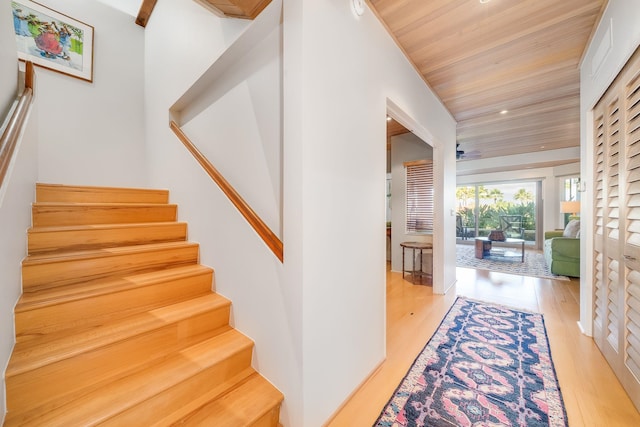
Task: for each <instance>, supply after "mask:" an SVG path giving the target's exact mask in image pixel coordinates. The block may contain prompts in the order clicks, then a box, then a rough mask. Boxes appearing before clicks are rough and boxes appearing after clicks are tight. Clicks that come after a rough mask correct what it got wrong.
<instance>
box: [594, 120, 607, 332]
mask: <svg viewBox="0 0 640 427" xmlns="http://www.w3.org/2000/svg"><path fill="white" fill-rule="evenodd" d="M595 113H596V114H595V119H594V163H595V165H594V173H593V179H594V215H593V218H594V234H595V236H594V237H595V239H594V249H593V252H594V253H593V260H594V263H593V267H594V274H593V291H594V298H593V300H594V318H593V329H594V337H595V338H596V339H599V338H601V337H602V336H603V333H602V328H603V327H604V324H605V322H604V316H605V308H606V303H605V302H604V300H605V292H604V255H603V251H602V247H603V235H604V140H605V138H604V114H603V112H602V109H601V108H597V110H596V111H595Z"/></svg>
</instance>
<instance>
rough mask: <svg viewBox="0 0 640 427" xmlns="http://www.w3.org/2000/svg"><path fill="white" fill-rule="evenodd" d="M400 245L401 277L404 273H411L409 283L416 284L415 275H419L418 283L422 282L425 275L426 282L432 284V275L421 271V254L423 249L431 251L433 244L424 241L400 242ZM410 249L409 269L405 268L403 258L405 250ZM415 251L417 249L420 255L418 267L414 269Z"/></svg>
mask: <svg viewBox="0 0 640 427" xmlns="http://www.w3.org/2000/svg"><path fill="white" fill-rule="evenodd" d="M400 246H402V279H404V275H405V273H411V283H413V284H414V285H415V284H416V276H418V277H420V284H422V278H423V277H425V278H427V279H428V283H425V284H429V285H431V284H432V280H433V275H432V274H431V273H427V272H425V271H422V254H423V251H429V252H432V253H433V244H431V243H425V242H402V243H400ZM407 249H410V250H411V259H412V262H411V270H406V269H405V264H404V259H405V254H404V253H405V250H407ZM416 251H419V255H420V267H419V268H418V269H416Z"/></svg>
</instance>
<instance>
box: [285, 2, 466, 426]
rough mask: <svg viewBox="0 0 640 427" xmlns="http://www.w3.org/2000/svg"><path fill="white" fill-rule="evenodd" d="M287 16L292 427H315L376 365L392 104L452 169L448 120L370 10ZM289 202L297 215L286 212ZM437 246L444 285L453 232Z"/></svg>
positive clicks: (444, 185) (289, 10)
mask: <svg viewBox="0 0 640 427" xmlns="http://www.w3.org/2000/svg"><path fill="white" fill-rule="evenodd" d="M284 17H285V19H284V35H285V49H284V55H285V64H284V70H285V80H284V85H285V116H284V124H285V192H284V195H285V196H284V200H285V227H284V230H285V247H287V245H288V244H289V220H292V221H293V222H294V223H295V225H294V232H300V233H301V238H300V236H295V237H294V242H295V243H294V248H293V250H295V251H296V253H297V254H299V255H297V256H296V261H298V263H297V265H296V266H293V267H292V268H295V269H296V272H295V276H299V277H300V278H301V280H300V283H301V284H302V285H303V297H302V298H303V354H302V356H303V361H304V363H303V389H304V420H303V423H302V424H300V425H304V426H317V425H321V424H322V423H323V422H324V421H326V420H327V418H328V417H329V416H330V415H331V414H332V413H333V412H334V411H335V410H336V409H337V408H338V406H339V405H340V404H341V403H342V402H343V401H344V400H345V399H346V398H347V397H348V396H349V394H350V393H351V392H352V391H354V389H355V388H356V387H357V386H358V385H359V384H360V383H361V382H362V381H363V380H364V379H365V378H366V377H367V376H368V375H369V374H370V373H371V372H372V371H373V370H374V369H375V368H376V366H378V365H379V364H380V362H382V360H383V359H384V354H385V252H386V251H385V239H386V237H385V183H386V120H385V116H386V112H387V107H388V101H389V100H390V101H392V102H393V104H394V105H395V106H397V107H398V108H399V109H401V110H402V111H404V112H405V113H406V115H407V116H408V117H411V118H413V119H414V120H415V122H416V123H417V124H418V125H420V127H421V129H420V132H416V134H417V135H419V136H420V137H421V138H422V134H423V133H426V134H429V136H430V137H431V139H432V141H428V142H430V143H432V144H433V145H434V147H435V148H434V159H435V161H436V162H438V163H439V167H440V168H442V169H440V171H441V172H442V170H444V168H447V169H448V170H449V171H453V170H455V164H454V158H455V155H454V153H453V150H454V147H455V123H454V120H453V119H452V118H451V116H450V115H449V114H448V112H447V111H446V110H445V109H444V107H443V106H442V105H441V103H440V102H439V101H438V100H437V99H436V97H435V96H434V95H433V94H432V93H431V92H430V91H429V89H428V88H427V87H426V85H425V83H424V82H423V81H422V80H421V79H420V77H419V76H418V74H417V73H416V71H415V70H414V68H413V67H412V66H411V65H410V64H409V63H408V62H407V60H406V59H405V57H404V56H403V55H402V53H401V52H400V50H399V49H398V48H397V46H396V45H395V44H394V42H393V40H392V39H391V38H390V37H389V35H388V34H387V32H386V31H385V29H384V28H383V26H382V25H381V24H380V22H379V21H378V20H377V19H376V17H375V16H374V15H373V14H372V13H371V11H370V10H368V9H367V10H366V12H365V14H364V15H363V16H362V17H360V18H356V17H355V16H354V15H353V13H352V12H351V8H350V2H348V1H342V0H327V1H322V2H318V1H312V0H303V1H300V0H295V1H294V0H285V14H284ZM291 74H296V75H291ZM288 137H292V138H293V140H291V139H288ZM427 139H428V138H427ZM294 144H295V145H296V146H295V147H293V145H294ZM444 147H448V148H446V149H445V148H444ZM288 168H291V169H289V171H287V169H288ZM287 172H288V173H287ZM436 176H438V178H441V179H439V180H438V181H437V183H438V186H439V188H438V191H437V197H436V198H437V200H444V202H443V203H442V204H440V205H439V206H438V209H439V211H438V213H437V217H436V222H437V224H439V225H441V224H444V225H443V226H441V227H440V230H444V229H445V228H446V227H451V228H452V227H453V224H454V219H455V218H454V217H453V216H451V215H448V214H447V216H446V217H445V215H444V213H445V212H449V211H450V209H452V208H453V207H454V202H453V198H452V197H448V198H445V196H444V194H445V193H447V194H452V195H455V190H454V187H455V175H454V174H453V173H451V176H450V177H445V176H444V173H442V175H438V173H437V172H436ZM289 179H295V180H296V181H297V182H295V183H294V182H290V181H289ZM447 179H448V180H447ZM288 204H292V205H293V206H295V207H296V208H297V215H298V216H299V218H296V219H294V218H289V217H287V214H288V213H289V212H290V210H288V209H287V208H286V206H287V205H288ZM434 242H435V245H436V247H438V246H439V249H438V250H439V252H437V253H436V254H435V257H436V258H435V263H436V264H438V263H440V264H439V270H436V271H434V273H435V276H436V278H435V279H434V280H435V281H437V282H438V283H437V285H438V287H439V288H441V289H444V288H445V287H448V285H449V284H450V283H444V280H445V278H446V279H447V280H449V279H450V280H451V283H452V282H453V277H454V275H455V273H454V267H455V255H454V254H455V237H454V238H453V239H451V238H446V239H445V237H444V235H443V234H435V235H434ZM449 251H450V252H451V255H450V257H449V258H447V261H446V262H447V263H448V265H447V268H444V266H445V261H444V260H445V258H443V253H446V252H449ZM438 257H440V258H438ZM447 269H450V271H451V272H452V273H451V275H450V277H447V276H446V275H445V270H447ZM435 287H436V286H435V285H434V289H435Z"/></svg>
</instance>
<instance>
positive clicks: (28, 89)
mask: <svg viewBox="0 0 640 427" xmlns="http://www.w3.org/2000/svg"><path fill="white" fill-rule="evenodd" d="M33 80H34V71H33V63H32V62H30V61H28V62H27V63H26V74H25V79H24V91H23V92H22V95H20V100H19V101H18V106H17V107H16V108H15V110H14V111H13V114H12V115H11V118H10V119H9V123H8V124H7V128H6V129H5V130H4V132H3V133H2V137H1V138H0V187H2V184H3V183H4V177H5V175H6V174H7V170H8V169H9V163H11V158H12V156H13V150H14V149H15V147H16V144H17V142H18V136H19V135H20V132H21V130H22V125H23V124H24V121H25V119H26V118H27V113H28V112H29V106H30V105H31V100H32V99H33Z"/></svg>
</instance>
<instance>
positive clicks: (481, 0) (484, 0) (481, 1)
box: [480, 0, 491, 4]
mask: <svg viewBox="0 0 640 427" xmlns="http://www.w3.org/2000/svg"><path fill="white" fill-rule="evenodd" d="M490 1H491V0H480V3H482V4H484V3H489V2H490Z"/></svg>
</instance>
